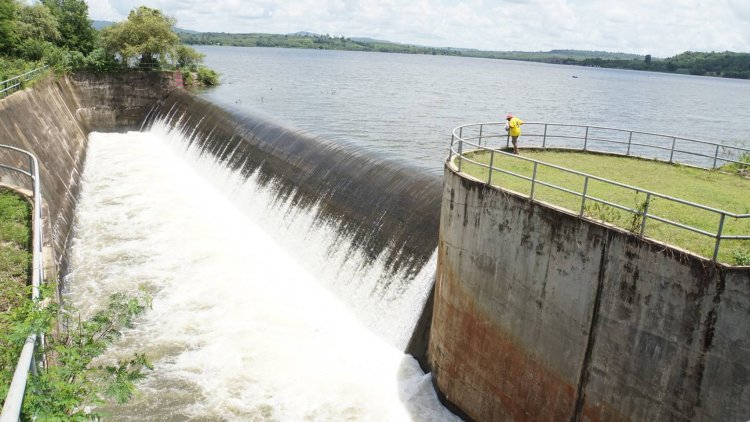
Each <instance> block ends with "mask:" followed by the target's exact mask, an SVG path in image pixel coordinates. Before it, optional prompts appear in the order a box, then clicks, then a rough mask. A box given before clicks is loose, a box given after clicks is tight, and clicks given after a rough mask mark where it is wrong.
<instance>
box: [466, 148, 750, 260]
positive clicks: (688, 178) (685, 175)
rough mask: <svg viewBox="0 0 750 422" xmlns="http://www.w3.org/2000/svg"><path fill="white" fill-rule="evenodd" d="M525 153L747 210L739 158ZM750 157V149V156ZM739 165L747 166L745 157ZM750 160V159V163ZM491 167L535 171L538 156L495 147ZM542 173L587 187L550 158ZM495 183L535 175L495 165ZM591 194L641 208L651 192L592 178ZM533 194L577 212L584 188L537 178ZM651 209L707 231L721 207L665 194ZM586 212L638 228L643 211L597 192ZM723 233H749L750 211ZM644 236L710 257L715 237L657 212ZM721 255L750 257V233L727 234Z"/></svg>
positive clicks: (484, 159)
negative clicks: (720, 165)
mask: <svg viewBox="0 0 750 422" xmlns="http://www.w3.org/2000/svg"><path fill="white" fill-rule="evenodd" d="M522 154H523V157H525V158H531V159H535V160H538V161H542V162H545V163H550V164H555V165H558V166H561V167H565V168H569V169H573V170H576V171H579V172H582V173H587V174H590V175H593V176H598V177H601V178H605V179H609V180H613V181H616V182H619V183H623V184H627V185H630V186H634V187H639V188H641V189H647V190H650V191H652V192H657V193H661V194H664V195H669V196H672V197H675V198H680V199H684V200H687V201H691V202H695V203H699V204H702V205H705V206H708V207H713V208H717V209H720V210H724V211H727V212H732V213H736V214H750V179H749V178H747V177H743V176H741V175H739V174H738V172H737V170H738V168H737V167H738V165H735V166H732V167H727V168H725V170H727V171H726V172H724V171H708V170H703V169H698V168H693V167H687V166H681V165H671V164H667V163H662V162H656V161H651V160H643V159H637V158H625V157H617V156H608V155H600V154H586V153H580V152H560V151H532V150H529V151H523V152H522ZM470 158H471V159H472V160H475V161H477V162H481V163H484V164H488V163H489V160H490V154H489V152H486V151H484V152H480V153H470ZM749 158H750V157H749ZM740 167H742V166H741V165H740ZM747 167H748V168H750V164H748V165H747ZM493 168H495V169H497V168H501V169H503V170H506V171H510V172H513V173H516V174H519V175H523V176H526V177H531V176H532V174H533V163H532V162H529V161H524V160H520V159H516V158H514V157H508V156H505V155H502V154H495V158H494V164H493ZM462 171H465V172H466V173H468V174H470V175H472V176H474V177H476V178H478V179H480V180H484V181H487V180H488V174H489V169H488V168H485V167H481V166H478V165H475V164H471V163H469V162H467V161H464V162H463V163H462ZM537 180H540V181H543V182H547V183H551V184H554V185H557V186H561V187H564V188H566V189H569V190H572V191H575V192H579V193H580V192H583V188H584V177H582V176H580V175H575V174H572V173H568V172H564V171H562V170H557V169H554V168H551V167H547V166H538V168H537ZM492 184H493V185H495V186H500V187H503V188H505V189H510V190H513V191H516V192H519V193H521V194H525V195H529V193H530V191H531V182H529V181H527V180H523V179H521V178H518V177H514V176H512V175H508V174H504V173H501V172H499V171H496V170H493V174H492ZM587 196H593V197H596V198H599V199H603V200H606V201H609V202H612V203H616V204H618V205H622V206H625V207H628V208H631V209H634V210H643V208H644V206H645V201H646V194H645V193H643V192H636V191H634V190H631V189H626V188H621V187H617V186H614V185H611V184H607V183H604V182H600V181H596V180H590V181H589V184H588V189H587ZM534 198H535V199H537V200H540V201H544V202H547V203H550V204H553V205H556V206H559V207H563V208H566V209H568V210H571V211H572V212H575V213H579V212H580V210H581V198H580V196H576V195H573V194H571V193H567V192H563V191H560V190H557V189H553V188H550V187H547V186H542V185H539V184H537V185H536V186H535V188H534ZM648 213H649V215H656V216H658V217H661V218H664V219H668V220H671V221H675V222H678V223H681V224H684V225H688V226H691V227H695V228H698V229H701V230H704V231H707V232H710V233H716V232H717V230H718V227H719V219H720V216H719V214H717V213H715V212H711V211H706V210H701V209H699V208H695V207H691V206H688V205H683V204H679V203H677V202H674V201H670V200H668V199H664V198H656V199H653V200H651V201H650V204H649V209H648ZM584 214H585V215H586V216H588V217H591V218H594V219H598V220H602V221H605V222H607V223H610V224H613V225H616V226H618V227H621V228H624V229H627V230H630V231H633V232H636V233H638V232H639V231H640V223H641V218H640V216H639V215H637V214H635V213H631V212H627V211H624V210H619V209H617V208H614V207H612V206H609V205H605V204H601V203H598V202H595V201H593V200H587V202H586V205H585V207H584ZM723 234H724V235H750V218H744V219H736V218H726V219H725V221H724V230H723ZM645 236H647V237H649V238H653V239H656V240H659V241H662V242H665V243H668V244H672V245H676V246H678V247H680V248H683V249H687V250H689V251H692V252H695V253H698V254H700V255H702V256H705V257H709V258H710V257H712V256H713V251H714V245H715V239H714V238H712V237H709V236H705V235H702V234H698V233H693V232H690V231H688V230H685V229H681V228H678V227H675V226H672V225H669V224H667V223H662V222H659V221H656V220H653V219H647V220H646V230H645ZM719 261H721V262H725V263H729V264H740V265H750V240H723V241H722V242H721V249H720V253H719Z"/></svg>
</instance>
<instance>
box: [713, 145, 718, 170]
mask: <svg viewBox="0 0 750 422" xmlns="http://www.w3.org/2000/svg"><path fill="white" fill-rule="evenodd" d="M718 159H719V145H716V152H715V153H714V165H713V166H712V168H716V161H717V160H718Z"/></svg>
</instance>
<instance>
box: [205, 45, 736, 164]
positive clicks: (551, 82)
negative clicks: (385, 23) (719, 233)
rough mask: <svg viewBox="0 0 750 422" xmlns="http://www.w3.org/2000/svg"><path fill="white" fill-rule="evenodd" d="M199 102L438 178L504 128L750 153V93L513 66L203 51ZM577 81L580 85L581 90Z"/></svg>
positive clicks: (680, 80) (707, 83)
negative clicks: (696, 143) (455, 134)
mask: <svg viewBox="0 0 750 422" xmlns="http://www.w3.org/2000/svg"><path fill="white" fill-rule="evenodd" d="M198 50H199V51H201V52H202V53H205V54H206V59H205V63H206V64H207V65H208V66H210V67H212V68H213V69H216V70H217V71H219V72H220V73H221V74H222V75H221V80H222V84H221V85H220V86H218V87H216V88H212V89H209V90H206V91H205V92H204V93H203V94H202V95H203V96H204V97H206V98H208V99H210V100H211V101H213V102H215V103H218V104H221V105H224V106H225V107H229V108H232V109H235V110H238V111H240V112H247V113H255V114H258V113H261V114H267V115H268V116H269V118H272V119H275V120H280V121H281V122H283V123H284V124H287V125H292V126H295V127H297V128H301V129H305V130H307V131H310V132H312V133H315V134H317V135H321V136H324V137H327V138H330V139H335V140H341V141H345V142H351V143H354V144H356V145H358V146H359V147H362V148H366V149H369V150H372V151H376V152H377V153H379V154H384V155H386V156H388V157H392V158H393V159H397V160H405V161H408V162H410V163H411V164H412V165H414V166H418V167H422V168H425V169H427V170H428V171H431V172H435V173H436V174H437V173H440V171H441V168H442V167H441V166H442V160H443V159H444V158H445V157H446V155H447V152H448V145H449V143H450V134H451V130H452V129H453V128H454V127H456V126H459V125H463V124H467V123H478V122H491V121H500V120H502V119H503V118H504V116H505V114H506V113H508V112H512V113H514V114H516V115H518V116H520V117H521V118H522V119H523V120H525V121H527V122H550V123H553V122H554V123H570V124H582V125H595V126H606V127H615V128H622V129H629V130H637V131H644V132H654V133H660V134H668V135H676V136H681V137H686V138H693V139H699V140H706V141H711V142H720V143H726V144H730V145H735V146H744V147H750V101H748V98H750V81H745V80H732V79H720V78H711V77H699V76H689V75H672V74H661V73H652V72H638V71H629V70H617V69H601V68H588V67H579V66H566V65H550V64H542V63H530V62H519V61H509V60H493V59H477V58H463V57H447V56H425V55H407V54H390V53H363V52H350V51H325V50H295V49H279V48H241V47H218V46H201V47H198ZM573 76H576V78H573Z"/></svg>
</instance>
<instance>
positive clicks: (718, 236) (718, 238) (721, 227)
mask: <svg viewBox="0 0 750 422" xmlns="http://www.w3.org/2000/svg"><path fill="white" fill-rule="evenodd" d="M726 216H727V215H726V214H724V213H721V218H719V231H718V232H716V246H714V262H716V261H717V260H718V258H719V244H721V234H722V232H723V231H724V218H725V217H726Z"/></svg>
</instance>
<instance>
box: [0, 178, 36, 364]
mask: <svg viewBox="0 0 750 422" xmlns="http://www.w3.org/2000/svg"><path fill="white" fill-rule="evenodd" d="M30 250H31V204H29V202H28V201H27V200H26V199H25V198H24V197H22V196H21V195H19V194H17V193H15V192H12V191H9V190H6V189H0V332H2V333H7V332H8V330H10V327H9V324H10V322H9V321H8V318H6V317H5V316H6V315H8V314H10V313H11V312H12V311H14V310H15V309H16V308H18V307H20V306H22V305H23V303H25V301H27V300H28V295H29V289H28V288H27V287H26V286H27V284H28V281H29V279H30V274H31V273H30V271H31V253H30V252H29V251H30ZM0 337H2V336H0ZM6 346H7V345H6V344H0V347H2V348H3V349H6ZM4 352H7V350H4ZM15 355H16V356H17V352H16V353H15Z"/></svg>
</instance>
